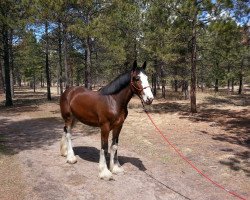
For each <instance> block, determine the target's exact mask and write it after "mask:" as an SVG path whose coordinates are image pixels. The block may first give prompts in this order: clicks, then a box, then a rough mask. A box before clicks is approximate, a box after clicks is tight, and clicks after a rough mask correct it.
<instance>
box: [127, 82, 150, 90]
mask: <svg viewBox="0 0 250 200" xmlns="http://www.w3.org/2000/svg"><path fill="white" fill-rule="evenodd" d="M130 84H131V85H132V86H133V87H134V88H135V89H136V90H138V91H139V92H141V91H142V90H144V89H146V88H148V87H150V86H146V87H144V88H138V87H136V86H135V85H134V83H133V81H131V83H130Z"/></svg>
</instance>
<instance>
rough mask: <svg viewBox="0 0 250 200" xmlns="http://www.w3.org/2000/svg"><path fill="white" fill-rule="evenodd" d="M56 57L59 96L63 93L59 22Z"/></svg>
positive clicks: (60, 29)
mask: <svg viewBox="0 0 250 200" xmlns="http://www.w3.org/2000/svg"><path fill="white" fill-rule="evenodd" d="M58 30H59V33H58V56H59V65H58V75H59V88H60V95H61V94H62V93H63V84H62V69H63V64H62V27H61V21H60V20H59V22H58Z"/></svg>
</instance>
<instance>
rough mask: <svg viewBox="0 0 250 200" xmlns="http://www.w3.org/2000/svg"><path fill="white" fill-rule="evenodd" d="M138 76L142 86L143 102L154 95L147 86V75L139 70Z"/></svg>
mask: <svg viewBox="0 0 250 200" xmlns="http://www.w3.org/2000/svg"><path fill="white" fill-rule="evenodd" d="M138 76H140V79H141V82H142V83H141V85H142V87H143V88H145V89H143V93H144V94H143V95H142V99H143V101H144V102H146V101H147V100H149V99H153V98H154V95H153V93H152V91H151V89H150V87H149V83H148V77H147V76H146V74H144V73H142V72H140V73H139V75H138Z"/></svg>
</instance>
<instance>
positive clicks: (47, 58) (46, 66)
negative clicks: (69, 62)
mask: <svg viewBox="0 0 250 200" xmlns="http://www.w3.org/2000/svg"><path fill="white" fill-rule="evenodd" d="M48 39H49V37H48V21H47V20H46V21H45V42H46V45H45V73H46V81H47V99H48V100H49V101H51V92H50V86H51V85H50V70H49V42H48Z"/></svg>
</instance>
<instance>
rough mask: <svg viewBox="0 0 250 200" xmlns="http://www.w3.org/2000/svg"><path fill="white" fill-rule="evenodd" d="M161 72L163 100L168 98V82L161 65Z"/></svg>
mask: <svg viewBox="0 0 250 200" xmlns="http://www.w3.org/2000/svg"><path fill="white" fill-rule="evenodd" d="M160 70H161V90H162V92H161V94H162V98H164V99H165V98H166V80H165V74H164V70H163V66H162V65H161V67H160Z"/></svg>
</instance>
